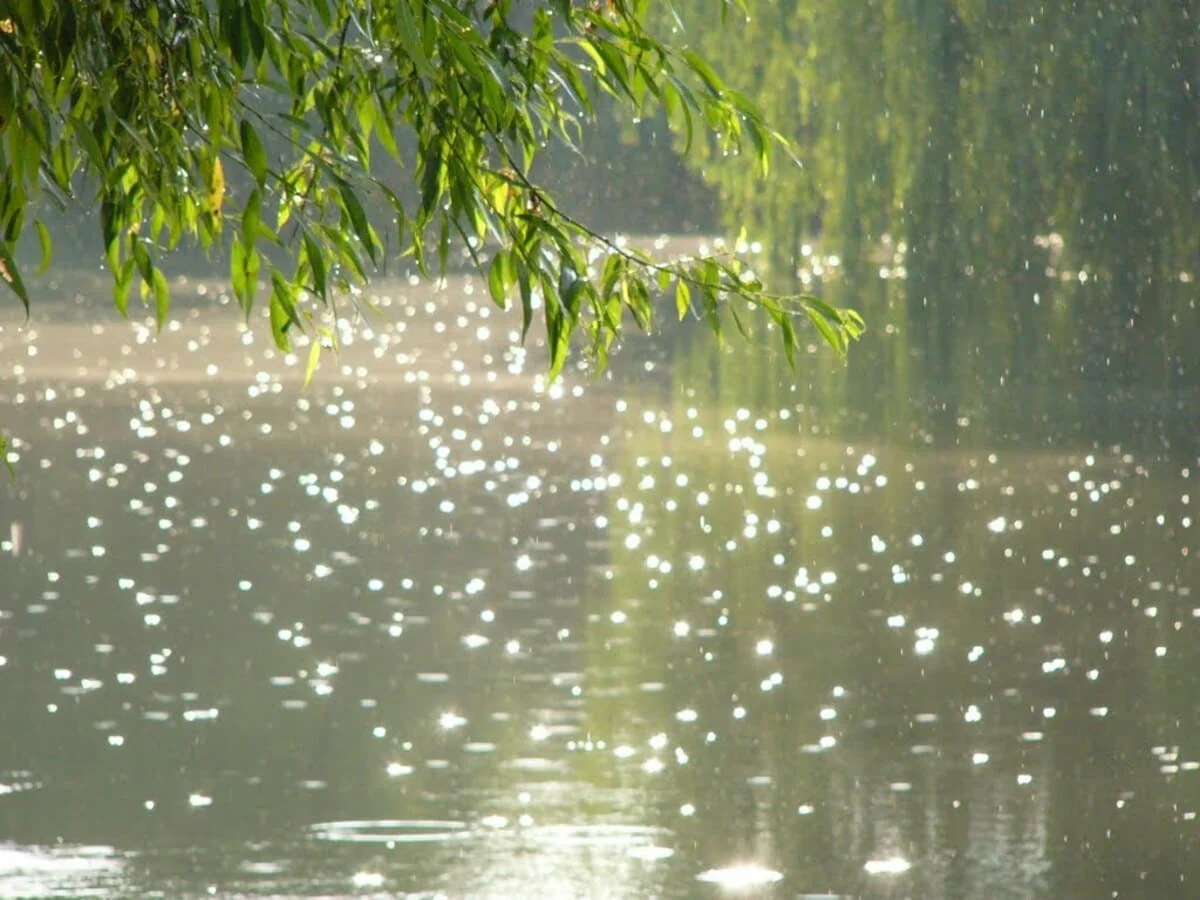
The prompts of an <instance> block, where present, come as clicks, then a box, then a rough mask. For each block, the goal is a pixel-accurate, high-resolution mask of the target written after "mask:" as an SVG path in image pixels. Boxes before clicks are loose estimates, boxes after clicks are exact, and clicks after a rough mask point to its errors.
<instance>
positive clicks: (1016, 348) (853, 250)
mask: <svg viewBox="0 0 1200 900" xmlns="http://www.w3.org/2000/svg"><path fill="white" fill-rule="evenodd" d="M684 6H685V9H684V11H683V17H684V19H685V21H689V22H692V23H696V24H693V25H691V26H690V27H691V31H690V32H689V37H690V38H691V39H692V40H695V41H697V42H698V43H699V44H700V45H701V46H702V48H703V50H704V52H706V53H708V54H710V55H711V57H712V58H714V59H715V60H716V61H717V62H718V63H719V64H720V68H721V69H722V70H723V72H724V73H725V74H727V76H728V78H729V81H730V83H732V84H736V85H739V86H740V87H743V88H745V89H746V90H747V92H748V93H750V94H751V95H752V96H753V97H754V99H756V100H757V101H758V102H760V103H761V104H762V105H763V107H764V108H765V110H766V112H767V114H768V117H769V118H771V119H772V120H773V121H774V122H776V123H777V124H779V125H781V126H783V127H784V128H785V129H788V133H789V137H791V138H792V139H793V140H795V141H796V143H797V146H798V152H799V155H800V158H801V160H802V162H803V167H795V166H792V165H789V164H785V163H783V162H781V163H780V164H779V165H777V166H776V171H775V172H774V173H773V176H772V181H771V184H770V188H769V189H765V188H764V187H763V185H762V184H761V183H759V182H757V181H755V180H754V179H753V178H751V177H747V175H746V173H745V172H744V171H743V169H742V167H739V166H737V165H736V164H735V163H736V161H726V160H724V159H723V158H721V157H720V156H719V155H718V154H711V155H706V153H705V152H704V148H701V153H700V158H699V160H698V165H702V166H703V172H704V174H705V177H706V178H708V179H709V180H710V181H711V182H713V183H714V184H715V185H716V186H717V187H718V188H719V190H720V193H721V196H722V199H723V201H724V203H725V205H726V210H727V213H728V215H729V218H730V221H731V222H741V221H748V222H749V223H750V228H751V231H752V233H753V234H754V235H755V237H757V238H759V239H761V240H762V241H763V243H764V244H765V245H766V246H767V248H768V254H769V256H770V263H771V266H772V268H773V270H774V272H775V274H776V275H777V276H778V274H780V273H783V272H788V271H792V270H795V269H797V268H799V269H801V270H811V269H812V268H813V266H812V265H811V260H810V259H809V258H807V257H804V256H802V255H801V254H800V252H799V251H800V248H801V245H802V244H803V243H804V242H805V241H811V240H812V239H813V237H814V234H813V233H812V230H811V222H810V218H811V217H812V216H813V215H814V214H818V215H819V218H820V221H821V233H820V235H819V238H820V241H819V246H820V248H823V251H822V250H819V251H818V254H817V255H819V254H820V252H824V253H827V254H836V255H838V256H839V257H840V265H839V266H838V267H837V271H838V273H839V276H840V277H839V278H837V279H836V280H829V279H826V280H825V281H824V282H823V283H822V284H821V290H822V291H823V292H824V293H825V294H826V295H827V297H828V298H829V299H830V300H831V302H833V303H834V304H835V305H847V306H852V307H856V308H858V309H860V310H861V311H862V312H863V313H864V315H865V316H866V318H867V321H868V324H869V328H870V333H869V336H868V339H867V341H866V342H865V344H864V346H863V347H862V348H857V349H858V352H857V353H856V354H855V358H854V360H853V363H852V367H851V371H850V373H849V375H848V376H846V378H845V379H844V380H842V379H838V381H839V383H840V384H841V388H840V389H839V394H840V397H841V399H843V400H846V401H849V403H848V404H847V405H849V406H850V407H852V408H855V409H859V410H863V411H865V412H867V413H868V415H869V417H870V418H871V419H875V418H876V417H877V416H879V415H893V414H894V411H893V410H892V409H890V408H892V407H895V406H896V405H897V404H900V405H902V406H903V405H907V404H908V403H909V402H910V401H911V399H912V397H911V396H910V393H909V392H910V391H911V390H912V388H914V387H915V388H917V391H918V400H917V402H918V403H919V404H920V405H921V406H922V411H923V413H924V412H926V411H928V410H929V409H931V408H932V409H933V410H934V411H936V412H937V416H936V417H935V420H936V421H937V422H938V430H939V431H940V432H941V436H942V437H944V438H951V439H953V438H955V437H962V436H964V435H963V434H962V433H961V431H960V428H961V426H959V425H958V424H957V423H958V421H959V420H960V419H962V418H963V417H967V418H976V419H978V418H979V417H980V414H981V412H982V411H983V410H984V409H988V410H991V409H992V408H994V407H995V406H996V405H1000V406H1001V408H1003V409H1005V411H1006V413H1007V415H1006V416H1005V417H1003V418H999V419H994V421H995V424H996V425H998V426H999V427H1000V433H1002V434H1007V433H1009V432H1013V433H1017V434H1019V435H1020V436H1021V437H1022V438H1023V439H1024V440H1028V441H1037V440H1040V439H1042V437H1043V436H1044V435H1046V434H1049V433H1050V432H1052V431H1054V430H1055V426H1056V423H1057V422H1058V421H1059V420H1061V419H1062V418H1063V415H1064V412H1065V411H1084V412H1087V413H1088V414H1089V415H1088V419H1089V420H1090V421H1091V422H1093V423H1094V424H1095V426H1096V433H1095V434H1089V435H1087V436H1088V437H1094V438H1096V439H1098V440H1101V441H1104V442H1111V441H1113V440H1116V439H1117V436H1118V435H1120V434H1121V433H1122V431H1123V430H1124V429H1125V426H1126V425H1127V423H1128V420H1129V418H1130V417H1135V418H1139V419H1141V420H1142V421H1143V422H1150V421H1154V420H1155V419H1163V418H1174V419H1176V420H1178V419H1180V418H1182V416H1181V415H1180V413H1181V410H1180V409H1178V408H1177V407H1178V403H1177V402H1176V400H1175V397H1177V396H1178V392H1179V391H1181V390H1184V389H1189V390H1192V391H1195V390H1196V384H1197V371H1196V368H1195V367H1196V362H1195V353H1194V346H1195V344H1196V340H1197V311H1196V288H1195V283H1194V280H1193V279H1195V278H1197V277H1200V194H1198V191H1200V127H1197V121H1196V118H1195V110H1196V108H1197V104H1198V103H1200V97H1198V95H1197V87H1196V83H1195V79H1194V78H1193V77H1191V73H1194V71H1195V70H1196V65H1197V60H1198V59H1200V37H1198V36H1197V30H1196V28H1195V27H1194V22H1192V21H1190V19H1189V18H1188V10H1189V7H1188V5H1187V4H1183V3H1179V2H1175V0H1155V2H1152V3H1149V4H1146V3H1138V4H1134V3H1117V4H1109V5H1108V6H1106V7H1105V8H1104V9H1103V10H1101V9H1099V8H1098V7H1094V6H1089V5H1087V4H1073V5H1062V4H1060V5H1055V6H1046V5H1045V4H1041V3H1034V2H1017V3H1011V4H1004V5H1001V6H997V5H995V4H982V3H975V2H969V0H962V2H948V0H947V2H916V0H881V2H876V3H871V4H865V3H860V4H841V3H834V2H825V0H818V2H805V3H799V2H795V0H791V2H777V3H764V4H761V5H760V6H759V7H758V8H756V9H755V10H754V15H753V16H752V17H751V19H750V20H749V21H747V22H744V23H743V22H736V23H733V24H732V28H733V32H734V33H733V36H732V37H730V36H729V35H727V34H726V31H725V30H723V29H717V28H715V27H714V28H712V29H711V30H709V31H704V30H703V29H702V28H698V23H700V22H703V21H705V20H704V18H703V16H702V15H701V14H700V11H699V9H698V8H693V9H689V8H688V7H689V6H691V7H695V5H694V4H690V5H689V4H685V5H684ZM689 12H692V13H693V14H692V15H691V16H689V15H688V13H689ZM746 46H753V47H754V48H755V52H753V53H747V52H745V49H744V48H745V47H746ZM900 248H903V250H902V251H901V249H900ZM881 271H882V272H884V274H886V275H887V282H886V284H879V283H878V282H879V280H880V279H879V277H878V276H879V274H880V272H881ZM802 274H804V275H805V277H806V278H807V277H808V272H807V271H802ZM817 280H818V281H820V279H817ZM761 352H762V350H761V348H758V347H756V348H755V350H754V353H761ZM914 365H915V366H916V368H914ZM914 376H922V377H920V378H919V380H916V381H914V380H913V377H914ZM1114 379H1115V381H1116V382H1117V383H1119V384H1120V385H1121V386H1122V387H1121V390H1122V393H1118V395H1117V396H1116V397H1115V398H1114V397H1113V394H1114V392H1115V389H1114V387H1113V382H1114ZM895 381H900V382H901V383H902V386H903V389H904V392H903V393H900V392H896V391H894V390H893V387H894V382H895ZM1100 382H1104V383H1103V384H1101V383H1100ZM924 385H936V386H937V391H936V392H933V391H929V390H928V389H927V388H925V387H923V386H924ZM1135 391H1136V393H1135ZM925 394H928V396H927V397H926V396H922V395H925ZM1113 399H1116V400H1118V401H1119V402H1118V403H1116V404H1113V403H1112V402H1111V401H1112V400H1113ZM1190 399H1191V401H1192V403H1193V405H1194V404H1195V399H1196V397H1195V395H1194V394H1191V395H1190ZM922 401H924V402H922ZM1180 424H1181V425H1184V426H1185V427H1186V428H1187V429H1189V430H1194V425H1195V423H1194V422H1185V423H1180ZM1168 430H1169V431H1174V433H1173V434H1170V433H1169V434H1165V435H1163V437H1165V438H1167V439H1170V438H1174V439H1175V440H1174V443H1178V442H1179V441H1180V440H1183V439H1185V438H1186V434H1184V433H1181V431H1180V429H1179V428H1177V427H1174V426H1170V427H1169V428H1168ZM985 437H987V436H985Z"/></svg>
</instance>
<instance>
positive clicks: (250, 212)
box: [242, 188, 262, 250]
mask: <svg viewBox="0 0 1200 900" xmlns="http://www.w3.org/2000/svg"><path fill="white" fill-rule="evenodd" d="M261 226H262V194H261V193H259V191H258V188H255V189H254V190H252V191H251V192H250V196H249V197H247V198H246V208H245V209H243V210H242V240H243V241H245V243H246V248H247V249H248V250H249V249H253V248H254V242H255V241H256V240H257V239H258V233H259V231H260V229H261Z"/></svg>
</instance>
